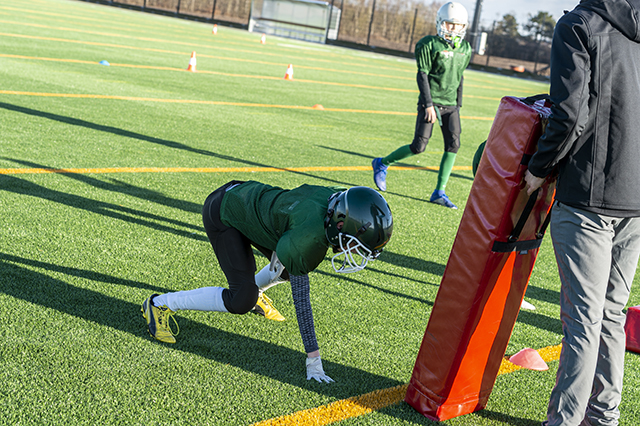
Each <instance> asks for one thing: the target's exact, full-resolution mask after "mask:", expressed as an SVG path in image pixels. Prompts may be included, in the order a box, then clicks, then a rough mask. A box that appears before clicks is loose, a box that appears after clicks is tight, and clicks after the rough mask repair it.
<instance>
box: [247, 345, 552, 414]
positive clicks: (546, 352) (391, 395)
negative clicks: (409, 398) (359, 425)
mask: <svg viewBox="0 0 640 426" xmlns="http://www.w3.org/2000/svg"><path fill="white" fill-rule="evenodd" d="M560 348H561V345H557V346H548V347H546V348H542V349H539V350H538V353H539V354H540V356H541V357H542V359H543V360H544V361H545V362H549V361H557V360H558V359H559V358H560ZM521 368H522V367H519V366H517V365H515V364H512V363H511V362H509V361H508V360H507V359H505V358H503V359H502V364H501V365H500V370H499V371H498V375H501V374H507V373H511V372H513V371H516V370H519V369H521ZM408 386H409V385H408V384H405V385H398V386H394V387H392V388H388V389H379V390H376V391H373V392H370V393H366V394H364V395H359V396H355V397H351V398H347V399H342V400H340V401H336V402H332V403H331V404H327V405H322V406H320V407H315V408H310V409H308V410H303V411H298V412H297V413H293V414H290V415H287V416H281V417H276V418H273V419H269V420H264V421H262V422H258V423H254V424H252V425H251V426H293V425H304V426H324V425H328V424H331V423H335V422H339V421H342V420H346V419H350V418H353V417H358V416H362V415H364V414H369V413H371V412H373V411H377V410H380V409H383V408H385V407H388V406H390V405H393V404H397V403H399V402H401V401H402V400H403V399H404V396H405V394H406V393H407V387H408Z"/></svg>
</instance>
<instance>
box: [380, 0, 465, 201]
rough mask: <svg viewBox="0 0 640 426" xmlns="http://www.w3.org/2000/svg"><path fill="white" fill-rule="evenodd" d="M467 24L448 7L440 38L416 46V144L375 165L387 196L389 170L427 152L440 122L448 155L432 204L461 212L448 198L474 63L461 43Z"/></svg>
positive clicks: (441, 16) (460, 10)
mask: <svg viewBox="0 0 640 426" xmlns="http://www.w3.org/2000/svg"><path fill="white" fill-rule="evenodd" d="M468 18H469V17H468V14H467V10H466V9H465V8H464V6H462V5H461V4H460V3H456V2H449V3H447V4H445V5H444V6H442V7H441V8H440V9H439V10H438V15H437V20H436V28H437V30H438V35H437V36H426V37H423V38H422V39H421V40H420V41H418V43H417V44H416V49H415V56H416V61H417V65H418V76H417V80H418V89H419V90H420V97H419V99H418V117H417V119H416V128H415V133H414V137H413V142H412V143H411V144H410V145H404V146H402V147H400V148H398V149H396V150H395V151H393V152H392V153H391V154H389V155H387V156H386V157H380V158H375V159H374V160H373V162H372V164H371V165H372V167H373V180H374V182H375V184H376V186H377V187H378V189H380V190H381V191H386V190H387V182H386V177H387V167H389V165H391V164H393V163H395V162H397V161H400V160H403V159H405V158H408V157H411V156H413V155H416V154H420V153H421V152H424V150H425V148H426V147H427V144H428V143H429V138H430V137H431V134H432V131H433V125H434V123H436V122H438V123H439V124H440V127H441V129H442V136H443V137H444V154H443V156H442V159H441V161H440V171H439V172H438V182H437V184H436V188H435V190H434V191H433V193H432V194H431V198H430V200H429V201H431V202H432V203H436V204H440V205H442V206H445V207H448V208H451V209H457V208H458V207H457V206H456V205H455V204H453V203H452V202H451V201H450V200H449V197H447V195H446V194H445V187H446V185H447V182H448V180H449V176H450V175H451V170H452V169H453V164H454V163H455V160H456V154H457V152H458V149H459V148H460V131H461V126H460V108H461V107H462V81H463V77H462V73H463V72H464V70H465V69H466V68H467V66H468V65H469V62H470V61H471V46H470V45H469V43H468V42H467V41H465V40H463V39H464V36H465V33H466V29H467V25H468V21H469V19H468Z"/></svg>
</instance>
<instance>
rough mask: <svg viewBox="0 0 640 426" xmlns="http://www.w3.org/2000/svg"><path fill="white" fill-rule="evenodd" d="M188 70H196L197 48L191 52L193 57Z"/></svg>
mask: <svg viewBox="0 0 640 426" xmlns="http://www.w3.org/2000/svg"><path fill="white" fill-rule="evenodd" d="M187 71H191V72H196V51H195V50H194V51H193V52H192V53H191V59H189V66H188V67H187Z"/></svg>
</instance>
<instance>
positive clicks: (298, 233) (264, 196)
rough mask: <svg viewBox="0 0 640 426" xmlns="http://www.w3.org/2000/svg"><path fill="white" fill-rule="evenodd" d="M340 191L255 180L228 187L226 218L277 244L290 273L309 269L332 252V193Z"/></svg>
mask: <svg viewBox="0 0 640 426" xmlns="http://www.w3.org/2000/svg"><path fill="white" fill-rule="evenodd" d="M339 191H340V189H338V188H329V187H323V186H314V185H302V186H300V187H298V188H294V189H291V190H286V189H282V188H278V187H274V186H270V185H266V184H263V183H259V182H253V181H249V182H246V183H243V184H242V185H239V186H236V187H235V188H232V189H230V190H229V191H227V193H226V194H225V196H224V198H223V199H222V206H221V209H220V218H221V220H222V223H224V224H225V225H227V226H231V227H233V228H236V229H237V230H239V231H240V232H241V233H242V234H243V235H245V236H246V237H247V238H249V240H251V241H253V242H255V243H256V244H259V245H261V246H262V247H265V248H267V249H269V250H275V252H276V253H277V254H278V258H279V259H280V262H282V264H283V265H284V267H285V268H286V269H287V271H289V273H290V274H292V275H305V274H308V273H309V272H311V271H313V270H314V269H315V268H316V267H317V266H318V265H319V264H320V262H322V260H323V259H324V257H325V255H326V253H327V249H328V248H329V241H328V240H327V236H326V234H325V230H324V218H325V216H326V215H327V208H328V205H329V197H330V196H331V195H332V194H333V193H334V192H339Z"/></svg>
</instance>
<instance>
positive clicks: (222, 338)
mask: <svg viewBox="0 0 640 426" xmlns="http://www.w3.org/2000/svg"><path fill="white" fill-rule="evenodd" d="M0 22H1V24H0V25H1V29H0V33H1V34H0V55H2V56H0V125H1V128H2V132H1V133H0V141H1V147H2V149H1V150H0V169H9V168H109V167H185V168H204V167H206V168H239V167H251V168H261V167H281V168H282V167H292V168H294V167H295V168H302V167H312V166H368V165H369V164H370V162H371V159H372V158H374V157H377V156H382V155H385V154H387V153H389V152H390V151H391V150H393V149H395V148H397V147H399V146H400V145H402V144H406V143H409V142H410V140H411V139H412V136H413V128H414V120H415V118H414V116H413V115H412V114H411V113H413V112H415V104H416V100H417V92H416V84H415V63H414V62H412V61H410V60H406V59H398V58H394V57H385V56H381V55H376V54H372V53H366V52H361V51H357V50H347V49H341V48H336V47H330V46H323V45H317V44H308V43H303V42H298V41H293V40H288V39H280V38H277V37H268V39H267V44H266V45H261V44H260V43H259V38H260V34H252V33H248V32H245V31H240V30H235V29H229V28H224V27H219V31H218V35H216V36H213V35H212V34H211V27H210V26H209V25H206V24H201V23H194V22H187V21H181V20H177V19H171V18H168V17H162V16H157V15H151V14H143V13H137V12H133V11H129V10H124V9H118V8H111V7H105V6H99V5H94V4H89V3H84V2H75V1H63V0H17V1H14V2H11V4H10V5H9V4H2V5H0ZM64 40H67V41H64ZM71 41H75V42H71ZM194 50H195V51H196V52H197V55H198V63H197V68H198V71H199V72H198V73H187V72H182V71H180V70H184V69H185V68H186V67H187V64H188V61H189V56H190V54H191V52H192V51H194ZM10 55H17V56H19V57H12V56H10ZM43 58H55V59H60V60H62V61H49V60H43ZM101 60H107V61H109V62H110V63H112V66H109V67H107V66H102V65H99V64H98V62H99V61H101ZM73 61H89V62H90V63H81V62H73ZM289 63H292V64H293V66H294V81H284V80H282V77H283V76H284V73H285V70H286V66H287V65H288V64H289ZM118 64H120V65H124V64H126V65H137V66H143V67H139V68H134V67H124V66H117V65H118ZM149 66H150V67H167V68H173V69H153V68H145V67H149ZM214 73H216V74H214ZM260 76H262V78H259V77H260ZM266 77H273V78H266ZM324 83H340V85H336V84H324ZM363 86H366V87H363ZM387 89H397V90H387ZM547 89H548V88H547V87H546V86H545V85H544V84H542V83H540V82H534V81H527V80H521V79H513V78H506V77H499V76H495V75H491V74H486V73H479V72H473V71H467V72H466V74H465V99H464V107H463V109H462V112H461V114H462V116H463V120H462V126H463V134H462V147H461V149H460V152H459V155H458V158H457V163H456V165H459V166H470V165H471V160H472V157H473V154H474V152H475V150H476V147H477V146H478V144H480V143H481V142H482V141H483V140H485V139H486V136H487V134H488V132H489V129H490V126H491V121H490V120H482V119H479V118H491V117H493V115H494V114H495V112H496V109H497V106H498V102H499V99H500V98H501V97H502V96H506V95H514V96H526V95H532V94H537V93H543V92H545V91H546V90H547ZM14 92H28V93H31V94H25V93H23V94H15V93H14ZM43 93H47V94H65V95H70V94H84V95H91V96H93V97H86V98H78V97H51V96H44V95H42V94H43ZM94 95H104V96H111V97H114V96H119V97H133V98H148V99H149V100H144V101H143V100H126V99H113V98H106V99H105V98H98V97H95V96H94ZM159 99H172V100H200V101H215V102H227V103H236V104H238V105H229V104H226V105H222V104H210V103H209V104H196V103H167V102H159V101H157V100H159ZM247 103H249V104H262V105H267V106H247V105H241V104H247ZM315 104H322V105H323V106H324V107H325V108H335V109H347V110H351V111H317V110H310V109H285V108H275V107H269V106H268V105H287V106H302V107H311V106H313V105H315ZM353 110H376V111H390V112H401V113H406V114H405V115H391V114H372V113H362V112H353ZM441 154H442V136H441V134H440V133H439V132H438V131H435V132H434V136H433V139H432V141H431V142H430V144H429V146H428V147H427V152H426V153H424V154H422V155H419V156H415V157H412V158H409V159H407V160H405V161H403V162H402V164H403V165H419V166H434V167H435V166H438V164H439V161H440V156H441ZM436 175H437V174H436V173H435V172H433V171H425V170H412V171H399V170H397V171H394V170H393V169H392V170H391V171H390V173H389V179H388V185H389V190H388V192H387V193H385V197H386V199H387V201H388V202H389V204H390V206H391V208H392V211H393V213H394V219H395V227H394V235H393V238H392V240H391V242H390V243H389V245H388V248H387V250H386V251H385V252H384V254H383V255H382V256H381V257H380V259H379V260H378V261H376V262H374V263H372V264H371V265H370V267H368V268H367V269H366V270H365V271H363V272H361V273H358V274H355V275H348V276H343V275H337V274H335V273H334V272H333V270H332V269H331V266H330V263H329V262H323V264H322V265H321V266H320V268H319V269H318V270H317V271H316V272H314V273H312V274H311V283H312V284H311V286H312V303H313V306H314V316H315V319H316V329H317V334H318V340H319V344H320V346H321V351H322V356H323V360H324V366H325V370H326V371H327V373H328V374H329V375H330V376H331V377H332V378H334V379H335V380H336V383H333V384H331V385H325V384H323V385H321V384H318V383H315V382H308V381H307V380H306V377H305V375H304V356H305V355H304V351H303V348H302V343H301V339H300V337H299V333H298V329H297V324H296V321H295V313H294V310H293V304H292V302H291V291H290V288H289V287H288V286H287V285H280V286H278V287H275V288H274V289H272V290H270V291H269V293H270V296H271V297H272V299H274V301H275V304H276V306H277V307H278V309H279V310H280V312H281V313H282V314H283V315H284V316H285V317H286V318H287V321H285V322H283V323H275V322H272V321H267V320H264V319H263V318H261V317H258V316H256V315H245V316H233V315H223V314H217V313H207V312H191V311H188V312H180V313H179V314H178V315H177V319H178V322H179V324H180V334H179V335H178V342H177V343H176V344H175V345H165V344H161V343H159V342H156V341H154V340H152V339H151V338H150V337H149V335H148V333H147V330H146V326H145V323H144V320H143V318H142V316H141V315H140V310H139V309H140V304H141V302H142V301H143V300H144V299H145V298H146V297H148V296H149V295H150V294H151V293H154V292H156V293H163V292H167V291H174V290H184V289H192V288H198V287H201V286H206V285H223V283H224V282H225V281H224V277H223V275H222V273H221V271H220V270H219V268H218V265H217V262H216V260H215V256H214V254H213V251H212V250H211V247H210V245H209V242H208V241H207V239H206V236H205V233H204V230H203V229H202V222H201V220H202V219H201V215H200V211H201V205H202V203H203V201H204V199H205V198H206V196H207V195H208V194H209V193H210V192H211V191H212V190H214V189H215V188H217V187H218V186H220V185H221V184H223V183H225V182H227V181H229V180H233V179H242V180H247V179H255V180H260V181H264V182H268V183H271V184H274V185H279V186H282V187H285V188H292V187H295V186H297V185H300V184H303V183H310V184H320V185H335V184H339V185H345V186H352V185H367V186H371V185H372V184H373V183H372V179H371V172H370V171H338V172H330V171H322V172H315V171H309V172H304V171H301V172H284V171H280V172H242V173H240V172H236V173H203V172H183V173H169V172H165V173H124V172H122V173H104V174H101V173H79V174H69V173H67V174H60V173H57V174H0V205H1V206H2V223H1V224H2V226H1V228H0V241H1V244H2V246H1V249H0V280H1V281H0V324H1V326H0V342H1V343H0V365H1V366H2V368H1V369H0V412H1V413H2V414H1V415H0V424H12V425H14V424H34V423H35V424H47V425H49V424H74V425H76V424H77V425H84V424H86V425H94V424H99V423H102V424H142V423H146V424H158V425H160V424H171V425H180V424H182V425H195V424H198V425H201V424H203V425H204V424H211V425H248V424H251V423H254V422H258V421H261V420H265V419H269V418H273V417H279V416H282V415H287V414H291V413H294V412H296V411H298V410H304V409H308V408H313V407H317V406H321V405H324V404H328V403H331V402H334V401H336V400H339V399H343V398H348V397H352V396H357V395H361V394H365V393H368V392H372V391H374V390H377V389H385V388H389V387H392V386H396V385H399V384H404V383H407V382H408V380H409V378H410V375H411V371H412V368H413V364H414V362H415V357H416V354H417V351H418V348H419V346H420V342H421V340H422V335H423V333H424V330H425V328H426V324H427V321H428V319H429V313H430V311H431V307H432V305H433V301H434V299H435V296H436V293H437V291H438V285H439V283H440V279H441V277H442V273H443V271H444V267H445V265H446V262H447V259H448V255H449V252H450V250H451V246H452V244H453V240H454V237H455V234H456V230H457V227H458V224H459V221H460V218H461V217H462V212H463V209H464V205H465V202H466V198H467V196H468V194H469V190H470V187H471V183H472V175H471V171H470V169H469V170H456V171H454V174H453V176H452V178H451V181H450V183H449V185H448V187H447V192H448V193H449V196H450V197H451V199H452V200H453V201H454V202H456V203H457V204H458V205H459V207H460V210H458V211H448V210H445V209H443V208H441V207H438V206H435V205H432V204H429V203H428V202H426V201H425V200H427V199H428V197H429V195H430V193H431V191H432V190H433V188H434V186H435V182H436ZM258 262H259V264H260V266H262V265H264V264H266V259H262V258H258ZM526 297H527V300H529V301H530V302H532V303H533V304H534V305H535V306H536V308H537V309H536V310H535V311H526V312H525V311H523V312H521V314H520V316H519V318H518V322H517V323H516V326H515V329H514V332H513V335H512V338H511V340H510V342H509V346H508V348H507V354H508V355H510V354H513V353H515V352H517V351H519V350H520V349H522V348H525V347H532V348H542V347H546V346H550V345H557V344H558V343H560V340H561V324H560V320H559V307H558V299H559V279H558V276H557V271H556V266H555V261H554V258H553V252H552V248H551V244H550V241H548V239H546V240H545V241H544V242H543V246H542V249H541V251H540V255H539V257H538V262H537V264H536V267H535V270H534V272H533V276H532V278H531V283H530V286H529V289H528V291H527V296H526ZM629 303H630V305H637V304H640V293H639V292H638V291H637V290H635V288H634V290H633V292H632V296H631V300H630V302H629ZM453 314H455V313H452V315H453ZM625 367H626V379H625V380H626V383H625V385H626V387H625V391H624V395H623V398H624V399H623V406H622V412H623V415H622V419H621V424H623V425H637V424H640V410H639V409H638V405H637V404H636V403H635V401H638V399H639V398H640V392H639V391H638V390H637V388H635V383H637V381H638V379H639V371H640V359H639V358H638V356H637V355H635V354H632V353H628V354H627V360H626V366H625ZM556 368H557V362H551V363H550V370H549V371H547V372H533V371H517V372H514V373H511V374H506V375H502V376H499V377H498V379H497V381H496V385H495V388H494V391H493V394H492V396H491V398H490V400H489V405H488V407H487V409H486V410H483V411H481V412H478V413H474V414H470V415H466V416H462V417H459V418H456V419H452V420H450V421H447V422H444V424H449V425H502V424H508V425H525V426H529V425H531V426H533V425H537V424H539V422H540V421H541V420H542V419H543V418H544V415H545V412H546V402H547V399H548V395H549V392H550V390H551V388H552V386H553V383H554V380H555V369H556ZM339 424H341V425H385V426H386V425H425V424H432V422H430V421H428V420H426V419H425V418H424V417H422V416H421V415H420V414H418V413H417V412H416V411H414V410H413V409H412V408H411V407H409V406H408V405H407V404H405V403H400V404H397V405H393V406H390V407H388V408H385V409H383V410H380V411H377V412H374V413H372V414H368V415H365V416H360V417H356V418H352V419H349V420H345V421H342V422H340V423H339Z"/></svg>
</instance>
